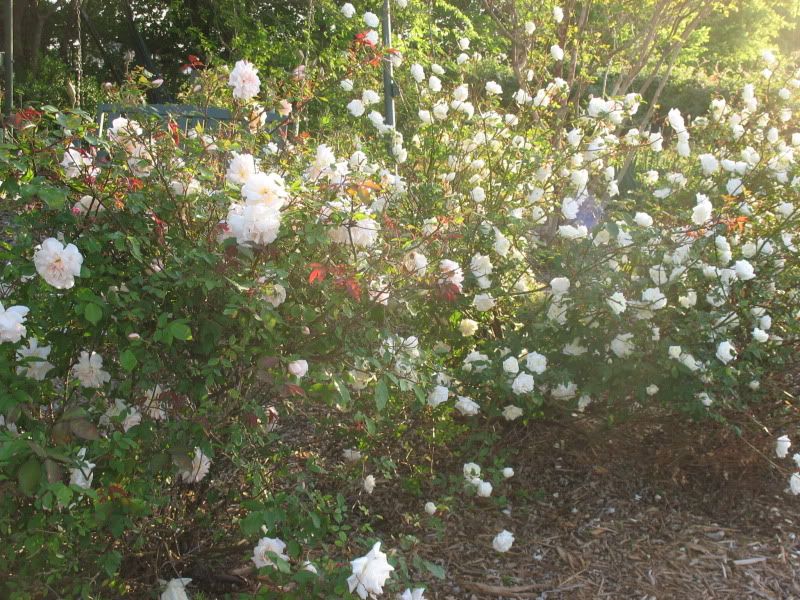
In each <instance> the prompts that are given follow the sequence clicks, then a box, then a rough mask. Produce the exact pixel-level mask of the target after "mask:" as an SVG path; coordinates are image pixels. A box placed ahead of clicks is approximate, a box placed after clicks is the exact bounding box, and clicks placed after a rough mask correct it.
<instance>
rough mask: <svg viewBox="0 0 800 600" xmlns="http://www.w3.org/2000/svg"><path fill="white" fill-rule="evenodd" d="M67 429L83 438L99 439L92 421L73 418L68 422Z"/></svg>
mask: <svg viewBox="0 0 800 600" xmlns="http://www.w3.org/2000/svg"><path fill="white" fill-rule="evenodd" d="M69 429H70V431H71V432H72V433H74V434H75V435H77V436H78V437H79V438H82V439H84V440H92V441H94V440H99V439H100V432H99V431H97V427H95V426H94V424H93V423H91V422H89V421H88V420H86V419H73V420H71V421H70V422H69Z"/></svg>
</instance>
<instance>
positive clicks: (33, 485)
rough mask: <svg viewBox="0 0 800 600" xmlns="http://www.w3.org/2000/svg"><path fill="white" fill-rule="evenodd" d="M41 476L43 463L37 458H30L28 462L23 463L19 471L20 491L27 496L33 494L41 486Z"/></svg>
mask: <svg viewBox="0 0 800 600" xmlns="http://www.w3.org/2000/svg"><path fill="white" fill-rule="evenodd" d="M41 478H42V465H40V464H39V461H38V460H36V459H35V458H33V457H31V458H29V459H28V462H26V463H25V464H24V465H22V466H21V467H20V468H19V472H18V473H17V481H18V482H19V489H20V491H21V492H22V493H23V494H25V495H26V496H33V494H34V493H36V490H37V489H38V488H39V480H40V479H41Z"/></svg>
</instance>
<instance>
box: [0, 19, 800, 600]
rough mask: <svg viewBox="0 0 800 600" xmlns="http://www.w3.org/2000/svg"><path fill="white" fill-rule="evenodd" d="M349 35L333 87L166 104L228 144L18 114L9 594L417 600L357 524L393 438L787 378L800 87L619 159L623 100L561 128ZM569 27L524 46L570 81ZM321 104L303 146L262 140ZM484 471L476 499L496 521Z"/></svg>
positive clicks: (739, 393)
mask: <svg viewBox="0 0 800 600" xmlns="http://www.w3.org/2000/svg"><path fill="white" fill-rule="evenodd" d="M350 8H352V7H349V8H347V10H343V11H342V14H341V15H339V16H338V17H336V18H338V19H339V20H340V21H341V24H340V26H341V27H350V28H351V30H352V34H353V37H352V40H353V41H352V43H351V44H350V45H349V46H347V47H346V48H344V49H343V51H345V52H347V53H348V54H347V56H348V57H349V59H350V60H349V61H348V67H347V70H346V71H343V72H341V73H336V74H335V78H333V79H327V78H326V77H327V76H324V75H322V74H321V73H316V72H314V71H313V69H311V68H309V69H307V70H306V71H305V72H304V73H303V74H302V75H298V73H295V76H294V78H293V80H292V82H291V83H288V84H287V83H286V82H282V81H276V82H271V81H270V82H267V81H261V80H260V79H259V76H258V71H257V67H256V66H254V65H253V64H250V63H248V62H245V61H242V62H239V63H237V64H236V65H235V66H234V67H233V68H232V69H230V70H229V69H227V68H225V67H220V68H200V67H201V66H198V68H197V69H196V70H195V73H194V75H193V78H192V79H191V80H190V81H189V82H188V84H187V93H186V98H187V99H188V100H191V101H194V102H197V103H202V104H204V105H207V104H209V103H211V102H212V101H213V103H214V104H215V105H222V104H225V105H227V106H229V107H230V108H231V109H232V111H233V114H234V121H233V122H232V123H230V124H222V125H220V126H219V128H217V129H211V128H209V129H206V130H203V129H202V127H197V128H195V129H192V130H190V131H188V132H187V131H182V130H181V129H180V128H179V127H178V125H177V123H175V122H172V121H170V122H167V123H164V122H162V121H159V120H157V119H154V118H152V117H150V116H148V114H147V112H146V111H145V110H136V109H131V111H130V112H129V114H127V116H126V117H125V118H118V119H116V120H114V121H113V123H112V126H111V127H110V128H109V129H108V131H107V132H105V133H104V135H102V136H101V135H99V134H98V131H97V128H96V126H95V125H94V123H93V122H92V119H91V118H90V117H89V116H88V115H85V114H82V113H80V112H79V111H77V112H68V111H59V110H57V109H55V108H53V107H42V108H41V109H40V110H33V109H29V110H26V111H25V112H24V113H20V115H18V117H19V118H18V119H17V120H16V121H15V128H14V130H13V135H12V136H11V137H10V138H9V139H8V140H7V141H6V143H5V144H4V145H3V146H2V149H1V150H2V153H1V154H0V160H1V161H2V165H3V170H4V183H3V192H4V193H5V203H6V204H8V205H9V206H11V207H12V208H13V212H14V217H13V218H14V221H13V229H12V231H11V236H12V237H11V239H9V240H8V241H6V242H5V243H4V244H3V246H2V251H1V252H2V260H3V267H2V302H3V306H4V307H5V308H0V340H2V344H1V345H0V360H2V367H3V368H2V369H0V414H2V417H3V420H2V421H1V422H0V423H2V425H0V488H2V495H0V498H1V499H0V529H1V530H2V532H3V539H4V540H6V543H5V544H4V545H3V548H2V550H0V570H2V572H4V573H8V574H9V577H8V578H7V582H5V585H6V590H5V591H6V592H7V593H8V594H10V595H11V596H12V597H20V598H21V597H27V596H26V594H28V595H31V594H32V595H44V594H47V593H48V590H49V591H51V592H53V591H55V593H58V594H63V595H70V596H72V595H75V596H78V595H84V596H88V595H90V594H93V593H96V592H97V590H102V592H100V593H102V594H107V595H109V596H112V597H119V596H120V595H123V594H126V593H128V592H131V593H133V590H141V589H145V588H147V586H150V587H149V588H147V589H151V590H155V589H157V585H156V581H155V579H156V578H157V577H161V578H162V579H176V578H178V579H180V578H181V576H182V575H185V574H187V573H183V572H182V568H183V567H185V566H187V565H190V564H191V563H192V561H193V560H194V557H193V556H192V554H193V553H195V554H196V555H199V556H207V555H213V553H214V552H215V549H216V548H217V547H218V546H219V545H220V544H221V543H223V542H224V543H225V544H233V540H238V539H241V538H246V540H247V543H246V545H245V546H243V547H240V546H236V545H233V546H232V548H233V549H232V551H231V552H232V553H233V555H234V556H238V557H239V558H240V559H241V561H242V562H246V561H247V560H250V557H252V561H251V562H252V566H253V569H256V568H257V569H258V571H259V573H260V574H261V575H262V576H263V577H264V579H263V581H265V582H269V583H268V584H266V583H265V585H264V587H263V594H264V597H289V596H288V594H296V595H297V597H309V594H320V595H324V594H334V595H336V596H337V597H341V596H343V595H346V594H347V593H350V592H352V593H356V594H358V595H359V596H361V597H362V598H364V597H367V595H368V594H373V595H377V594H380V593H382V590H386V591H391V592H392V593H395V592H396V593H398V594H399V593H401V591H402V590H403V589H405V588H408V590H407V594H412V592H411V588H410V587H409V586H413V583H414V582H415V580H416V581H418V580H419V579H420V578H421V577H422V576H423V575H424V573H423V572H420V571H421V570H422V571H424V570H425V569H426V568H427V569H428V570H430V572H431V573H434V574H436V573H438V572H439V567H437V566H436V565H433V564H430V563H426V562H425V561H421V560H415V559H414V553H413V548H412V549H410V550H409V552H408V553H407V554H408V559H407V558H406V557H404V556H402V555H397V554H394V555H393V554H392V553H391V552H390V556H392V562H393V563H394V565H395V567H397V568H395V567H393V566H392V565H390V564H389V562H387V555H386V554H384V553H383V552H381V551H380V544H379V543H377V541H376V539H375V536H374V535H373V533H372V530H371V526H370V524H369V523H368V522H364V521H362V520H360V519H356V518H355V516H354V514H353V513H351V512H350V508H349V507H348V502H347V500H346V497H347V496H354V495H356V494H358V493H359V492H358V490H359V489H360V488H361V487H362V485H363V488H364V489H365V491H366V492H368V493H372V490H374V489H375V487H376V483H377V485H379V486H382V485H385V484H384V480H383V478H381V477H379V478H378V479H377V480H376V477H375V476H374V475H373V474H372V473H371V472H375V473H378V472H388V473H389V475H391V474H392V471H393V466H392V463H391V461H390V460H389V459H388V457H387V456H384V455H383V454H384V453H386V454H387V455H388V454H391V451H390V450H387V444H398V445H402V443H403V442H402V439H398V438H401V437H402V436H403V435H404V432H412V431H413V435H422V436H426V439H427V440H428V441H430V442H431V443H434V440H435V443H439V444H446V443H447V441H448V440H450V439H453V438H454V437H456V436H457V435H458V434H459V432H461V431H463V429H464V428H466V427H475V428H480V427H482V426H483V425H484V424H485V423H486V422H487V421H490V420H493V419H504V420H514V419H519V418H522V419H530V418H534V417H536V416H537V415H540V414H543V413H544V412H563V413H570V412H572V411H582V410H585V409H586V407H587V406H588V405H589V404H590V403H592V402H594V403H596V404H602V405H603V406H605V407H607V408H608V410H611V411H615V412H616V411H618V412H627V411H635V410H637V409H638V408H640V407H643V406H646V405H648V404H653V403H659V404H661V405H664V406H666V407H668V408H670V409H675V410H684V411H686V412H687V414H688V416H692V417H704V416H714V415H716V414H718V412H719V411H720V410H721V409H722V408H723V407H730V406H734V407H735V406H741V405H745V404H747V403H751V402H757V401H758V400H759V399H760V397H759V391H758V390H759V385H760V382H761V381H762V380H763V379H765V378H768V377H769V376H770V374H771V373H774V372H776V371H779V370H781V369H782V368H783V367H784V365H785V364H788V361H789V360H790V359H791V357H792V353H793V352H794V351H796V344H797V334H798V329H797V317H798V316H800V315H798V309H797V300H798V298H797V295H798V289H800V268H799V267H798V264H799V263H798V260H797V258H798V257H797V252H798V249H797V244H798V240H797V239H795V237H796V235H797V231H798V227H799V226H800V210H799V209H800V173H799V172H798V167H797V161H796V159H795V153H796V152H800V130H798V126H797V124H798V121H797V111H798V110H799V109H800V107H798V101H797V98H798V96H799V95H800V73H798V72H797V71H794V70H792V69H791V68H788V67H784V66H782V65H777V64H769V65H767V66H766V71H765V72H764V73H762V74H761V76H760V78H759V79H758V81H755V82H753V83H746V84H743V85H742V93H741V94H740V95H739V96H738V97H735V98H727V99H724V98H718V99H715V100H714V102H713V103H712V105H711V107H710V110H709V114H708V115H705V116H697V117H694V118H689V117H685V116H683V115H681V114H680V112H678V111H675V110H672V111H669V113H666V114H665V118H664V119H663V121H662V122H661V123H660V124H659V125H658V126H656V127H655V128H653V129H652V130H648V131H638V130H637V129H636V127H635V122H636V121H635V119H636V115H637V113H638V111H639V108H640V103H641V99H640V97H639V96H638V95H636V94H628V95H626V96H624V97H620V98H601V97H592V98H587V99H585V102H583V104H582V108H581V109H580V110H579V111H578V112H576V110H574V106H576V105H577V104H575V103H569V102H568V101H569V99H570V97H571V94H572V90H570V89H569V86H568V84H567V83H566V82H565V81H564V80H561V79H559V78H557V77H552V76H549V77H548V78H546V79H544V80H542V81H540V82H539V83H538V84H537V85H534V84H533V82H532V83H531V87H530V88H528V89H524V88H523V89H504V87H503V85H502V84H501V83H498V82H497V81H494V80H492V79H489V80H488V81H487V80H486V77H483V75H482V73H484V72H485V71H484V62H483V61H484V59H483V58H482V57H480V56H479V55H478V54H477V53H476V52H473V54H472V55H468V54H465V52H462V51H465V50H467V49H470V45H469V43H466V44H465V43H464V40H461V41H460V42H457V43H456V42H454V46H453V48H452V53H453V55H454V56H455V55H458V57H457V58H453V59H448V60H446V61H444V60H443V61H441V64H436V63H432V62H430V61H428V60H425V59H424V57H422V56H415V55H414V48H413V45H411V44H409V45H408V47H404V46H403V44H400V45H399V47H398V48H392V49H387V48H382V47H380V46H379V45H378V43H377V41H376V40H377V34H376V32H374V31H373V30H369V29H367V30H366V31H364V30H362V29H361V28H360V27H359V26H358V25H352V24H348V17H349V16H352V11H351V10H350ZM548 10H552V7H550V8H549V9H548ZM558 15H560V17H559V16H558ZM373 17H374V15H372V14H371V13H367V14H366V15H364V21H365V23H366V24H367V26H368V27H371V26H374V24H373V23H372V22H373V21H374V20H375V19H373ZM562 18H564V16H563V14H561V13H559V11H555V12H553V13H552V15H551V16H550V17H549V19H543V22H542V23H541V24H540V25H539V26H538V28H537V29H536V32H537V35H538V36H540V38H541V46H542V47H541V49H540V50H539V53H540V54H541V57H542V61H550V62H551V63H552V62H560V61H561V60H562V59H563V56H564V50H562V48H561V47H559V46H553V45H552V41H553V40H554V39H555V38H554V34H553V32H554V31H555V28H556V27H557V26H558V22H559V21H560V20H561V19H562ZM467 42H468V41H467ZM551 46H552V49H551ZM464 56H466V59H465V58H463V57H464ZM251 58H252V57H251ZM386 60H388V61H392V62H393V63H394V66H395V69H396V70H395V74H396V78H397V82H398V87H399V90H400V91H401V95H400V96H399V98H398V126H397V127H392V126H389V125H387V124H386V123H385V121H384V117H383V115H382V114H381V112H380V109H381V108H382V104H381V102H380V100H381V97H380V95H379V94H378V93H377V92H378V90H380V76H381V72H380V68H381V65H382V62H383V61H386ZM770 60H772V59H770ZM542 72H543V73H547V70H546V69H542ZM548 75H549V74H548ZM131 85H134V84H131ZM277 90H282V91H284V92H286V94H285V95H281V94H279V93H277V92H276V91H277ZM119 93H120V95H121V96H122V95H124V96H125V97H127V98H130V97H133V96H135V94H133V93H132V92H131V90H130V89H126V90H120V91H119ZM319 97H324V98H326V100H328V102H327V103H326V105H325V106H324V107H322V108H319V109H318V110H319V113H318V114H317V115H316V117H315V121H314V123H315V126H314V128H313V129H309V130H307V131H303V132H302V134H300V135H295V134H294V133H292V131H291V130H292V127H291V126H286V125H284V126H283V127H279V128H272V129H270V128H269V127H268V126H267V125H266V124H265V123H264V122H263V119H262V114H263V110H264V109H263V106H262V105H265V106H273V105H274V106H275V108H276V109H278V110H280V111H281V112H282V113H283V114H284V115H288V116H287V119H288V120H292V119H296V118H297V114H298V113H301V114H302V113H303V111H304V110H305V109H306V108H307V107H308V106H313V105H314V100H315V98H319ZM287 98H288V99H289V100H291V101H292V102H291V103H287V102H286V100H287ZM259 102H260V103H262V104H258V103H259ZM300 415H302V419H303V420H307V421H308V423H310V425H308V427H309V430H316V431H325V432H329V433H330V434H331V435H332V436H333V437H332V440H333V443H334V444H335V446H336V452H335V454H336V456H330V455H328V456H323V455H317V456H310V457H309V456H303V457H300V456H298V455H299V454H300V453H299V452H298V441H297V440H295V439H293V438H292V437H291V436H286V435H284V433H285V431H284V430H282V429H281V427H280V426H279V423H280V421H278V419H283V418H285V417H288V418H295V419H296V418H297V417H298V416H300ZM276 421H277V423H276ZM434 433H435V435H434ZM340 457H343V458H344V460H340ZM387 461H388V462H387ZM359 467H361V468H359ZM474 467H476V468H477V471H475V470H474V469H472V467H470V471H469V475H467V469H466V465H465V471H464V473H465V477H466V478H467V480H466V486H465V487H466V488H467V489H469V490H471V493H475V494H477V495H478V496H483V497H488V496H490V495H491V494H492V493H493V485H492V483H490V482H489V481H484V480H481V479H480V474H481V472H480V467H478V465H474ZM421 469H423V470H424V467H421ZM506 471H507V472H508V473H509V474H508V475H505V473H506ZM331 474H338V475H340V476H341V480H342V481H349V482H351V485H350V487H349V488H348V487H347V484H342V483H341V481H339V488H338V489H335V487H332V486H331V484H330V479H329V478H330V476H331ZM503 474H504V475H505V476H506V477H510V476H511V475H513V469H511V468H510V467H507V468H506V469H505V470H503ZM500 479H502V478H500ZM500 479H498V480H496V481H495V487H496V486H497V485H498V481H500ZM323 482H325V483H323ZM795 487H796V486H792V489H794V488H795ZM424 500H427V499H424V498H422V499H421V501H422V502H421V504H420V507H422V503H423V502H424ZM425 511H426V512H428V513H429V514H433V513H434V512H435V511H436V505H435V504H433V503H431V502H428V505H426V506H425ZM420 512H421V511H420ZM223 522H224V523H225V526H222V525H221V524H222V523H223ZM231 522H233V523H235V524H236V525H237V526H238V531H231V529H230V527H229V525H230V523H231ZM198 531H200V532H203V535H201V536H198V535H196V534H197V532H198ZM513 539H514V538H513V534H512V533H511V532H507V531H503V532H502V533H501V534H498V537H497V538H495V540H494V543H493V544H494V547H495V548H496V549H497V550H498V551H506V550H508V548H509V547H510V546H511V543H512V541H513ZM389 546H390V544H389V543H388V541H387V540H384V544H383V547H384V549H386V548H387V547H389ZM367 548H372V550H371V551H370V552H369V553H367V554H366V556H364V557H362V558H357V559H353V557H354V556H360V555H361V554H363V553H364V552H365V550H366V549H367ZM162 551H166V552H167V554H166V555H163V554H162ZM418 558H419V557H416V559H418ZM350 561H352V569H351V568H350V566H349V563H350ZM137 563H141V564H145V565H147V566H148V568H149V569H151V571H148V572H146V573H140V572H138V571H137ZM409 565H410V566H411V568H409ZM373 566H374V569H373ZM373 571H374V572H373ZM120 573H134V574H136V577H138V579H136V577H134V578H133V579H129V580H127V581H126V580H125V578H124V577H120V576H119V574H120ZM176 580H177V579H176ZM131 581H134V583H131ZM184 583H186V580H185V579H181V580H180V581H178V583H176V584H172V583H171V584H170V585H171V586H172V587H173V588H176V589H177V588H180V590H183V585H184ZM137 586H138V587H137ZM188 589H189V591H191V586H189V588H188ZM275 590H278V591H275ZM418 592H419V595H418V596H414V597H419V596H421V594H422V592H420V591H419V590H418V589H415V590H414V591H413V594H417V593H418ZM173 593H177V592H175V590H174V589H173ZM279 593H282V594H284V595H280V596H279V595H276V594H279Z"/></svg>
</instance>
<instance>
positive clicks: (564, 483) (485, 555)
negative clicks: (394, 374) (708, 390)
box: [422, 410, 800, 600]
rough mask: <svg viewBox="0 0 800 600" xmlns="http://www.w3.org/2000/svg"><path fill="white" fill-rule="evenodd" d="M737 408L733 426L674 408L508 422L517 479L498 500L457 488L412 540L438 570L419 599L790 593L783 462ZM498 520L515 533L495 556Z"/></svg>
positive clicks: (793, 520) (777, 596)
mask: <svg viewBox="0 0 800 600" xmlns="http://www.w3.org/2000/svg"><path fill="white" fill-rule="evenodd" d="M791 412H792V411H791V410H790V411H789V413H791ZM784 414H786V413H784ZM787 417H789V420H790V421H794V422H795V423H797V421H796V420H795V419H794V418H793V417H796V415H794V414H789V415H787ZM746 418H747V419H748V421H747V423H743V424H742V425H743V428H745V429H746V431H745V432H744V433H745V435H744V436H738V435H736V434H734V432H733V431H732V429H731V427H730V424H728V425H722V424H717V423H709V422H705V423H698V424H687V422H686V420H685V419H681V418H679V417H665V418H662V419H659V420H654V419H651V420H649V421H647V422H642V421H640V422H636V423H633V422H631V423H627V424H623V425H621V426H620V425H618V426H615V427H613V428H610V429H606V428H604V427H602V426H601V425H598V423H597V422H592V420H591V419H590V418H582V419H580V420H576V421H573V422H572V423H570V424H568V425H565V424H564V423H560V424H558V425H556V426H554V424H553V423H541V424H533V425H530V424H529V425H528V426H527V427H526V428H524V429H523V428H521V427H520V428H516V427H514V428H511V429H510V430H509V431H508V433H507V434H506V435H505V438H504V439H503V440H502V441H501V442H500V443H499V444H498V445H497V448H498V452H503V453H507V455H510V456H511V458H510V459H509V463H510V464H511V466H513V467H514V469H515V476H514V478H513V479H511V480H509V481H508V482H507V484H503V485H502V486H500V488H501V489H497V490H496V492H495V493H502V492H506V493H507V496H508V499H509V505H510V506H509V508H510V510H507V511H506V513H504V512H503V511H502V510H500V509H499V508H498V507H497V506H496V505H495V504H493V503H492V502H491V501H489V500H482V499H478V498H468V497H464V498H459V499H458V500H457V502H458V506H457V507H456V506H451V507H450V510H449V511H448V513H447V514H446V515H445V516H444V517H443V521H444V526H445V531H444V535H441V536H435V535H433V534H431V535H428V536H427V537H425V536H422V537H423V539H424V542H425V543H424V546H425V547H426V550H425V554H426V557H427V558H429V559H430V560H435V561H436V562H438V563H440V564H443V566H444V567H445V572H446V579H445V580H444V581H443V582H435V581H431V582H429V583H430V586H429V588H428V592H427V593H426V595H427V596H428V597H430V598H436V599H446V600H450V599H459V600H460V599H468V600H470V599H476V600H478V599H493V600H496V599H503V598H508V599H510V598H541V599H556V598H575V599H584V598H587V599H588V598H636V599H642V600H643V599H648V600H650V599H663V598H680V599H692V600H695V599H696V600H699V599H705V598H737V599H739V598H742V599H743V598H769V599H774V600H786V599H791V598H800V540H799V539H798V535H800V497H795V496H791V495H790V494H788V493H786V492H785V491H784V490H785V488H786V487H787V482H788V477H789V473H790V472H791V471H790V468H791V466H792V464H791V461H790V460H788V459H786V460H784V461H777V460H775V459H774V453H773V451H772V448H773V444H774V439H775V437H776V434H775V432H774V431H772V430H767V429H766V428H764V427H763V426H761V425H760V423H759V421H758V420H757V419H756V418H755V417H753V416H752V415H750V416H748V417H746ZM781 433H782V432H781ZM793 450H794V449H793ZM508 488H510V490H509V489H508ZM502 529H507V530H509V531H511V532H512V533H513V534H514V536H515V542H514V545H513V547H512V548H511V550H510V551H509V552H508V553H506V554H499V553H497V552H495V551H494V550H493V549H492V546H491V544H492V538H493V537H494V535H495V534H496V533H498V532H499V531H501V530H502Z"/></svg>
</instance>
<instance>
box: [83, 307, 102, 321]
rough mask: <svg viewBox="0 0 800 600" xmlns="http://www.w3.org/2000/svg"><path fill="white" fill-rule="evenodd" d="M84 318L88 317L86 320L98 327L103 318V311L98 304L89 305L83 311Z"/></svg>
mask: <svg viewBox="0 0 800 600" xmlns="http://www.w3.org/2000/svg"><path fill="white" fill-rule="evenodd" d="M83 316H84V317H86V320H87V321H89V323H91V324H92V325H97V324H98V323H99V322H100V319H102V318H103V309H102V308H100V307H99V306H97V304H87V305H86V306H85V307H84V309H83Z"/></svg>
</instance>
